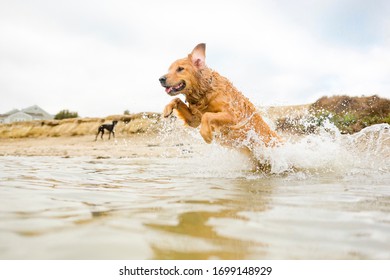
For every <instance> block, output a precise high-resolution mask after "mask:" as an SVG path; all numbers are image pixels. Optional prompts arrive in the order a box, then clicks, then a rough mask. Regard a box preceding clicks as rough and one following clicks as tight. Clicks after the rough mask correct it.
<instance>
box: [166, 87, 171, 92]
mask: <svg viewBox="0 0 390 280" xmlns="http://www.w3.org/2000/svg"><path fill="white" fill-rule="evenodd" d="M172 89H173V87H167V88H166V89H165V92H166V93H170V92H171V91H172Z"/></svg>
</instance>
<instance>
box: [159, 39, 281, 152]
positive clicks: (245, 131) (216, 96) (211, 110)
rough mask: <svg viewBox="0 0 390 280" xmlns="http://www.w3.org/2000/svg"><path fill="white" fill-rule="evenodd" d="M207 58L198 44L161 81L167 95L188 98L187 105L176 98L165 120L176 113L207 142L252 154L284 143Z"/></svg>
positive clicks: (166, 113)
mask: <svg viewBox="0 0 390 280" xmlns="http://www.w3.org/2000/svg"><path fill="white" fill-rule="evenodd" d="M205 59H206V45H205V44H198V45H197V46H196V47H195V48H194V49H193V51H192V52H191V53H190V54H189V55H188V56H187V57H185V58H182V59H179V60H176V61H175V62H174V63H172V65H171V66H170V67H169V70H168V73H167V74H165V75H163V76H162V77H161V78H160V79H159V81H160V83H161V85H162V86H163V87H164V88H165V92H166V93H167V94H169V95H171V96H176V95H178V94H180V93H181V94H183V95H184V96H185V102H183V101H182V100H181V99H179V98H175V99H173V100H172V101H171V102H170V103H169V104H168V105H166V106H165V109H164V113H163V115H164V117H169V116H170V115H171V114H172V112H173V110H176V111H177V113H178V116H179V117H180V118H182V119H183V120H184V122H185V123H186V124H187V125H189V126H191V127H198V126H200V134H201V135H202V137H203V139H204V141H206V142H207V143H211V142H212V140H213V139H216V140H217V141H218V142H220V143H221V144H223V145H226V146H233V147H238V148H240V149H241V150H243V151H245V152H247V153H249V154H252V155H253V148H254V147H255V146H257V145H259V144H260V145H262V144H263V145H265V146H267V147H268V146H273V145H275V144H278V143H280V142H282V139H281V138H280V137H279V135H278V134H277V133H276V132H275V131H273V130H272V129H271V128H270V127H269V126H268V124H267V123H266V122H265V121H264V120H263V118H262V117H261V116H260V114H259V112H258V111H257V109H256V107H255V106H254V105H253V104H252V103H251V102H250V101H249V99H248V98H246V97H245V96H244V95H243V94H242V93H241V92H240V91H238V90H237V89H236V88H235V87H234V86H233V84H232V83H231V82H230V81H229V80H228V79H227V78H225V77H223V76H221V75H220V74H218V73H217V72H216V71H213V70H211V69H210V68H208V67H207V66H206V60H205ZM253 133H254V134H255V135H253Z"/></svg>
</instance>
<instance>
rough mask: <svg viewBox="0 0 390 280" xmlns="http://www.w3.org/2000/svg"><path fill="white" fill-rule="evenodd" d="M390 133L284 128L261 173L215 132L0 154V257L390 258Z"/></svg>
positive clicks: (383, 128)
mask: <svg viewBox="0 0 390 280" xmlns="http://www.w3.org/2000/svg"><path fill="white" fill-rule="evenodd" d="M389 139H390V137H389V128H388V126H385V125H382V126H377V127H374V128H370V130H366V131H363V132H362V133H361V134H356V135H355V136H353V137H351V136H340V135H338V136H334V135H328V136H326V137H324V136H318V135H317V136H310V137H305V138H303V139H299V140H297V141H295V142H294V141H292V139H290V140H289V143H288V144H287V145H286V146H285V147H282V148H280V149H277V150H274V151H269V152H268V157H269V159H270V160H271V161H273V163H274V169H273V173H272V174H267V175H265V174H262V173H259V172H253V171H251V166H250V163H249V162H248V161H247V160H246V159H245V158H243V157H242V155H240V154H238V153H236V152H234V151H231V150H227V149H224V148H221V147H219V146H218V145H216V144H212V145H206V144H204V145H201V147H202V148H196V147H194V146H192V145H175V146H174V149H175V151H176V152H175V153H162V154H160V155H156V154H153V155H150V156H134V155H133V156H129V157H122V158H120V157H112V158H94V157H83V156H81V157H80V156H77V157H60V156H33V157H27V156H3V157H0V170H1V171H0V172H1V173H0V221H1V222H0V258H1V259H390V161H389V155H390V153H389V149H390V143H389V141H390V140H389ZM165 140H166V139H161V143H160V144H159V145H160V148H161V145H162V146H164V145H167V146H168V145H169V147H170V148H172V145H171V142H169V143H168V142H164V141H165ZM194 141H197V139H194ZM129 155H131V152H130V151H129Z"/></svg>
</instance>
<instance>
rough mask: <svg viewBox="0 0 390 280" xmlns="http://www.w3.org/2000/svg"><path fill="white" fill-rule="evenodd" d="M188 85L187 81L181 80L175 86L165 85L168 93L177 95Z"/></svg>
mask: <svg viewBox="0 0 390 280" xmlns="http://www.w3.org/2000/svg"><path fill="white" fill-rule="evenodd" d="M185 87H186V83H185V82H184V81H181V82H180V83H178V84H177V85H174V86H171V87H170V86H165V92H166V93H168V94H169V95H176V94H178V93H179V92H180V91H181V90H183V89H184V88H185Z"/></svg>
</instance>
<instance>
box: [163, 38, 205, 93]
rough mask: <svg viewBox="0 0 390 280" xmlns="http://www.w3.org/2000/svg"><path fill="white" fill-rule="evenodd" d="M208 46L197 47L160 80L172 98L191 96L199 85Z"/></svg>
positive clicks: (170, 68)
mask: <svg viewBox="0 0 390 280" xmlns="http://www.w3.org/2000/svg"><path fill="white" fill-rule="evenodd" d="M205 59H206V44H199V45H197V46H196V47H195V48H194V50H193V51H192V52H191V53H190V54H189V55H188V56H187V57H186V58H182V59H179V60H176V61H175V62H174V63H172V65H171V66H170V67H169V70H168V73H167V74H165V75H163V76H162V77H161V78H160V79H159V80H160V83H161V85H162V86H163V87H164V88H165V92H166V93H168V94H169V95H171V96H174V95H177V94H179V93H183V94H185V95H187V94H191V93H192V92H193V91H194V90H196V87H197V85H198V84H199V81H198V80H199V78H200V71H201V70H202V69H204V68H205V67H206V64H205Z"/></svg>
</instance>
